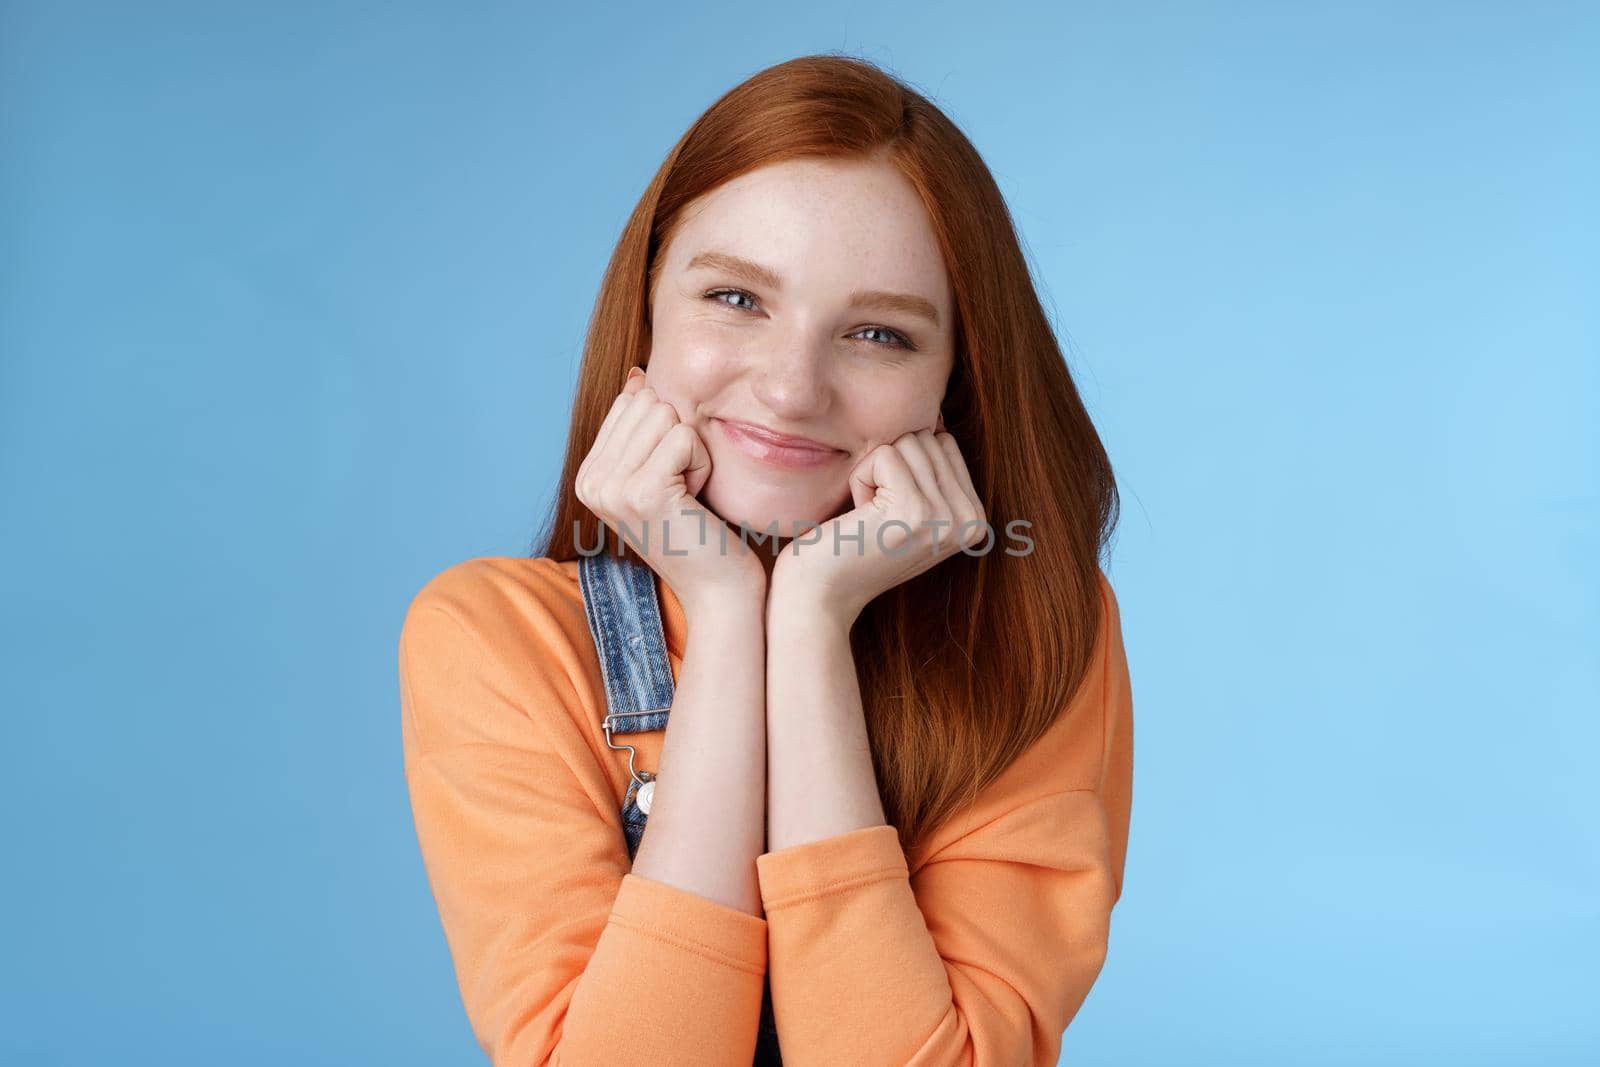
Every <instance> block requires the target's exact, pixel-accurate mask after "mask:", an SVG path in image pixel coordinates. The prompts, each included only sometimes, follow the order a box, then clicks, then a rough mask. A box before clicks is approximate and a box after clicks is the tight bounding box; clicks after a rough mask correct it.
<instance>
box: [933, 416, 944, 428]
mask: <svg viewBox="0 0 1600 1067" xmlns="http://www.w3.org/2000/svg"><path fill="white" fill-rule="evenodd" d="M933 432H934V433H944V412H942V411H941V412H939V418H938V420H937V421H935V422H934V424H933Z"/></svg>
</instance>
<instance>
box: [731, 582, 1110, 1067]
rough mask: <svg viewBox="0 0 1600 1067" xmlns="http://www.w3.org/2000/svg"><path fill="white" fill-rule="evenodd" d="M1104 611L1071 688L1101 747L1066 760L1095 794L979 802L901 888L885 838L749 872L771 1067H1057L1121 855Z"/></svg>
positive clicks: (764, 861) (760, 864)
mask: <svg viewBox="0 0 1600 1067" xmlns="http://www.w3.org/2000/svg"><path fill="white" fill-rule="evenodd" d="M1102 609H1103V614H1102V617H1101V622H1102V634H1103V637H1102V638H1101V640H1100V641H1099V642H1098V643H1097V644H1098V648H1097V651H1096V657H1095V660H1094V663H1095V666H1092V667H1091V674H1096V673H1097V674H1098V678H1096V677H1092V676H1091V677H1089V678H1086V680H1085V683H1084V685H1083V686H1082V687H1081V688H1080V690H1079V693H1080V694H1083V696H1082V697H1081V698H1079V699H1083V700H1085V701H1086V702H1087V704H1086V705H1084V708H1085V710H1087V711H1088V712H1089V713H1090V714H1097V715H1098V716H1099V722H1100V726H1099V729H1097V730H1095V731H1093V733H1092V734H1091V736H1092V737H1098V739H1099V741H1100V745H1101V747H1100V749H1099V750H1098V751H1091V752H1090V753H1080V755H1087V756H1088V758H1089V762H1088V764H1087V766H1089V767H1095V766H1098V768H1099V775H1098V777H1099V782H1098V784H1097V786H1096V787H1095V788H1071V789H1067V790H1061V789H1060V785H1061V783H1060V782H1059V781H1057V782H1054V783H1052V781H1051V780H1049V779H1048V778H1047V777H1046V776H1043V775H1039V776H1035V777H1033V778H1032V779H1031V780H1030V782H1029V783H1028V784H1026V785H1024V786H1023V787H1022V788H1021V790H1020V791H1017V792H1007V793H1006V795H1005V796H1004V798H1003V799H1000V798H996V797H994V796H991V797H990V798H988V801H987V807H986V808H985V801H984V800H983V799H982V798H980V801H979V806H980V810H982V812H983V814H982V815H981V816H980V817H978V818H976V819H975V820H974V821H975V823H976V825H975V827H974V828H972V829H967V830H963V831H959V832H958V833H957V834H956V835H955V836H951V835H950V834H946V835H943V836H942V837H941V836H940V835H937V834H936V835H935V839H934V840H933V842H932V843H931V844H930V846H929V847H930V851H929V853H928V855H927V857H926V859H925V860H924V861H923V862H922V863H920V864H919V865H918V869H917V871H916V873H915V874H912V873H910V870H909V866H908V864H907V860H906V855H905V852H904V851H903V850H902V848H901V845H900V840H899V835H898V833H897V832H896V830H895V829H894V827H892V826H887V825H884V826H872V827H866V828H862V829H858V830H853V831H851V832H848V833H844V834H839V835H836V836H834V837H830V838H825V839H823V840H820V841H812V842H807V843H805V844H801V845H795V846H793V847H790V848H785V849H780V850H779V851H777V852H769V853H766V854H765V855H762V856H760V857H758V858H757V860H756V868H757V873H758V876H759V880H760V886H761V896H762V900H763V902H764V904H765V906H766V918H767V933H768V953H769V956H770V960H771V972H772V975H771V982H772V1003H773V1012H774V1015H775V1016H776V1018H777V1022H778V1035H779V1040H780V1042H781V1043H782V1046H783V1059H784V1063H785V1065H786V1067H807V1065H809V1064H839V1063H850V1064H860V1065H863V1067H869V1065H875V1064H884V1065H890V1064H893V1065H897V1067H898V1065H903V1064H915V1065H917V1067H944V1065H955V1064H962V1065H971V1067H1002V1065H1003V1067H1018V1065H1034V1067H1045V1065H1053V1064H1055V1063H1056V1062H1057V1058H1058V1055H1059V1052H1060V1047H1061V1037H1062V1033H1063V1031H1065V1029H1066V1027H1067V1025H1068V1023H1070V1022H1071V1021H1072V1018H1073V1016H1074V1015H1075V1014H1076V1013H1077V1011H1078V1008H1079V1006H1080V1005H1081V1004H1082V1003H1083V1001H1084V998H1085V997H1086V996H1087V995H1088V993H1089V989H1090V987H1091V986H1092V985H1093V984H1094V981H1095V979H1096V978H1097V977H1098V976H1099V973H1100V969H1101V966H1102V964H1103V963H1104V961H1105V957H1106V950H1107V945H1108V939H1109V934H1110V921H1111V910H1112V907H1113V905H1114V904H1115V903H1116V901H1117V899H1118V897H1119V896H1120V895H1121V888H1122V871H1123V861H1124V856H1125V855H1126V848H1127V835H1128V815H1129V807H1130V800H1131V795H1132V792H1131V791H1132V774H1133V742H1132V730H1133V704H1132V698H1131V691H1130V688H1129V684H1128V669H1127V661H1126V657H1125V655H1124V651H1123V644H1122V635H1121V621H1120V617H1119V615H1118V612H1117V606H1116V599H1115V596H1114V595H1113V594H1112V593H1111V590H1110V586H1109V583H1106V582H1105V581H1104V578H1102ZM1074 704H1075V706H1076V705H1078V699H1075V700H1074ZM1069 713H1076V708H1075V709H1073V711H1071V712H1069ZM1063 736H1067V735H1065V734H1064V735H1063ZM1040 743H1041V744H1053V743H1056V742H1053V741H1051V740H1050V739H1049V737H1048V735H1047V737H1046V738H1041V741H1040ZM1091 743H1092V742H1091ZM1013 780H1015V779H1013ZM1072 784H1073V785H1075V786H1076V785H1079V784H1081V783H1080V782H1073V783H1072Z"/></svg>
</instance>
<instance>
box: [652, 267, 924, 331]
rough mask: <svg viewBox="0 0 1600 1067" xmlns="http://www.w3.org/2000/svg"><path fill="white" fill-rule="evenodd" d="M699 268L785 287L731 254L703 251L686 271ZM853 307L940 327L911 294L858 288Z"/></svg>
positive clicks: (773, 275) (765, 271)
mask: <svg viewBox="0 0 1600 1067" xmlns="http://www.w3.org/2000/svg"><path fill="white" fill-rule="evenodd" d="M696 267H715V268H717V269H719V270H725V271H727V272H728V273H729V274H735V275H738V276H739V277H741V278H744V279H745V280H746V281H749V282H753V283H754V284H756V285H760V286H764V287H765V288H768V289H773V290H777V289H782V288H783V279H782V278H780V277H778V275H777V273H776V272H774V271H773V270H771V269H770V268H768V267H763V266H762V265H761V264H759V263H756V262H754V261H753V260H748V259H745V258H744V257H743V256H735V255H732V254H731V253H728V252H701V253H700V254H699V255H697V256H695V257H694V258H693V259H691V260H690V261H689V265H688V266H687V267H685V268H684V269H685V270H693V269H694V268H696ZM850 305H851V306H852V307H859V308H868V309H870V310H874V311H900V312H904V313H905V314H907V315H917V316H919V317H921V318H924V319H927V320H928V321H929V322H930V323H932V324H933V326H934V327H935V328H937V327H938V325H939V311H938V309H937V308H935V307H934V306H933V305H932V304H931V303H929V302H928V301H926V300H924V299H923V298H922V297H920V296H912V295H911V294H910V293H891V292H888V291H887V290H884V289H857V290H856V291H855V292H853V293H851V294H850Z"/></svg>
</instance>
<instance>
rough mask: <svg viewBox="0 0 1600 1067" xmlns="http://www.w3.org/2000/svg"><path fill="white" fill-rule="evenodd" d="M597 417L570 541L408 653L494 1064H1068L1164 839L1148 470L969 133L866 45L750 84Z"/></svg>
mask: <svg viewBox="0 0 1600 1067" xmlns="http://www.w3.org/2000/svg"><path fill="white" fill-rule="evenodd" d="M573 410H574V413H573V419H572V429H571V434H570V437H569V440H568V453H567V459H566V463H565V467H564V469H563V471H562V476H561V482H560V486H559V490H558V494H557V499H556V503H555V508H554V513H553V515H552V517H551V520H550V524H549V526H548V527H547V529H546V530H545V531H544V533H543V536H542V537H541V539H540V542H539V544H538V546H537V547H536V549H535V553H534V554H533V555H532V556H531V557H529V558H520V557H517V558H512V557H489V558H480V559H473V560H469V561H467V562H465V563H461V564H457V565H455V566H453V567H451V568H449V569H447V570H446V571H444V572H443V573H442V574H440V575H438V576H437V577H435V578H434V579H433V580H432V581H430V582H429V583H428V584H427V585H426V586H425V587H424V588H423V589H422V590H421V592H420V593H418V594H417V596H416V599H415V601H414V602H413V604H412V605H411V608H410V611H409V612H408V614H407V617H406V620H405V624H404V628H403V631H402V635H401V641H400V674H401V693H402V701H403V716H402V718H403V738H404V746H405V766H406V776H407V781H408V784H409V788H410V795H411V801H412V806H413V811H414V814H415V818H416V826H417V835H418V840H419V844H420V847H421V851H422V855H423V859H424V862H425V865H426V868H427V872H428V877H429V880H430V883H431V885H432V889H433V893H434V896H435V898H436V900H437V902H438V906H439V911H440V916H441V919H442V922H443V926H444V931H445V934H446V937H447V940H448V942H449V947H450V951H451V954H452V958H453V961H454V964H455V967H456V971H457V976H458V979H459V982H460V989H461V995H462V999H463V1002H464V1004H465V1007H466V1012H467V1015H468V1017H469V1019H470V1021H471V1023H472V1026H473V1029H474V1032H475V1033H476V1035H477V1038H478V1040H479V1042H480V1044H481V1045H482V1047H483V1049H484V1050H485V1052H486V1053H487V1054H488V1055H489V1057H490V1059H491V1060H492V1062H494V1063H496V1064H522V1065H533V1064H545V1063H563V1064H606V1065H612V1064H625V1063H650V1064H652V1065H653V1067H664V1065H668V1064H679V1063H681V1064H693V1065H696V1067H704V1065H715V1064H739V1065H741V1067H742V1065H745V1064H750V1063H752V1062H754V1063H778V1062H787V1063H788V1064H790V1065H791V1067H796V1065H803V1064H827V1065H830V1067H833V1065H841V1064H852V1065H854V1064H906V1063H913V1062H914V1063H918V1064H930V1065H933V1064H956V1063H961V1064H977V1065H994V1067H999V1065H1005V1067H1015V1065H1019V1064H1037V1065H1044V1064H1054V1063H1055V1062H1056V1061H1057V1055H1058V1052H1059V1050H1060V1043H1061V1037H1062V1033H1063V1031H1064V1029H1065V1028H1066V1026H1067V1024H1068V1023H1069V1022H1070V1021H1071V1019H1072V1018H1073V1016H1074V1015H1075V1014H1076V1012H1077V1010H1078V1008H1079V1006H1080V1005H1081V1004H1082V1002H1083V1000H1084V997H1085V996H1086V995H1087V993H1088V992H1089V989H1090V987H1091V985H1092V984H1093V983H1094V981H1095V978H1096V977H1097V975H1098V974H1099V972H1100V969H1101V966H1102V963H1103V962H1104V959H1105V954H1106V948H1107V942H1108V935H1109V929H1110V915H1111V911H1112V907H1113V905H1114V904H1115V903H1116V901H1117V899H1118V898H1119V896H1120V894H1121V889H1122V872H1123V865H1124V856H1125V854H1126V844H1127V834H1128V823H1129V806H1130V800H1131V780H1132V699H1131V691H1130V686H1129V679H1128V669H1127V662H1126V658H1125V655H1124V650H1123V644H1122V633H1121V623H1120V618H1119V615H1118V610H1117V601H1116V597H1115V595H1114V594H1113V592H1112V589H1111V586H1110V584H1109V582H1108V581H1107V579H1106V576H1105V574H1104V572H1103V571H1102V570H1101V569H1100V565H1099V556H1100V553H1101V551H1102V548H1103V546H1104V544H1105V542H1106V540H1107V537H1108V535H1109V533H1110V531H1111V530H1112V528H1113V527H1114V517H1115V512H1116V489H1115V482H1114V480H1113V478H1112V473H1111V469H1110V465H1109V463H1108V461H1107V458H1106V455H1105V452H1104V449H1103V448H1102V447H1101V444H1100V441H1099V438H1098V436H1097V434H1096V433H1095V430H1094V427H1093V425H1092V424H1091V422H1090V420H1089V417H1088V415H1087V413H1086V412H1085V410H1084V407H1083V404H1082V402H1081V401H1080V399H1079V396H1078V393H1077V390H1076V389H1075V387H1074V385H1073V382H1072V379H1071V377H1070V376H1069V374H1068V371H1067V368H1066V365H1065V363H1064V361H1063V359H1062V356H1061V352H1060V350H1059V348H1058V347H1057V345H1056V343H1055V340H1054V337H1053V335H1052V333H1051V330H1050V328H1049V324H1048V322H1047V320H1046V317H1045V315H1044V313H1043V311H1042V310H1041V308H1040V305H1039V301H1038V299H1037V297H1036V295H1035V293H1034V290H1033V286H1032V284H1031V281H1030V277H1029V274H1028V270H1027V267H1026V264H1025V262H1024V258H1023V256H1022V254H1021V251H1020V249H1019V245H1018V240H1017V237H1016V234H1015V233H1014V231H1013V229H1012V226H1011V223H1010V217H1009V214H1008V212H1007V210H1006V206H1005V203H1004V201H1003V199H1002V197H1001V195H1000V192H999V190H998V189H997V188H996V186H995V183H994V181H993V179H992V178H991V176H990V174H989V172H988V170H987V169H986V168H985V166H984V165H983V163H982V161H981V160H980V158H979V157H978V155H977V153H976V152H975V151H974V149H973V147H972V145H971V144H970V143H969V142H968V141H967V139H966V138H965V137H964V136H963V135H962V134H961V133H960V132H959V130H958V129H957V128H956V127H955V126H954V125H953V124H952V123H951V122H950V121H949V120H948V119H947V118H946V117H945V116H944V115H943V114H942V113H941V112H940V111H939V110H938V109H937V108H935V107H934V106H933V105H932V104H931V103H929V102H928V101H927V100H926V99H924V98H923V97H922V96H920V95H918V94H917V93H915V92H914V91H912V90H911V89H910V88H908V87H907V86H905V85H904V84H902V83H900V82H899V81H897V80H896V79H894V78H892V77H890V76H889V75H887V74H886V73H884V72H883V71H881V70H879V69H877V68H876V67H874V66H872V65H870V64H868V63H865V62H863V61H860V60H856V59H851V58H844V57H836V56H808V57H803V58H799V59H795V60H791V61H789V62H786V63H783V64H780V65H778V66H776V67H773V68H770V69H768V70H765V71H763V72H761V73H759V74H757V75H756V76H754V77H752V78H751V79H749V80H748V81H746V82H745V83H743V84H741V85H739V86H737V87H736V88H734V89H733V90H731V91H730V92H729V93H727V94H726V95H725V96H724V97H723V98H722V99H720V100H718V101H717V102H716V103H715V104H714V105H713V106H712V107H711V108H710V109H709V110H708V111H707V112H706V113H705V114H704V115H703V116H701V117H700V119H699V120H698V121H697V122H696V123H695V124H694V125H693V127H692V128H691V129H690V130H689V131H688V132H687V133H686V134H685V135H684V137H683V138H682V139H681V140H680V141H679V143H678V144H677V145H676V146H675V147H674V148H673V150H672V152H671V153H670V155H669V156H668V158H667V160H666V161H665V163H664V164H663V165H662V167H661V170H660V172H659V173H658V174H657V175H656V177H655V180H654V181H653V182H652V183H651V185H650V187H649V188H648V189H647V190H646V191H645V193H644V196H643V197H642V199H641V200H640V202H639V205H638V207H637V208H636V209H635V211H634V213H633V216H632V218H631V219H630V220H629V222H628V225H627V228H626V230H625V232H624V233H623V235H622V239H621V241H620V243H619V244H618V246H617V249H616V252H615V254H614V255H613V257H612V259H611V263H610V266H609V268H608V270H607V272H606V276H605V278H604V281H603V283H602V286H601V290H600V294H599V299H598V302H597V306H596V309H595V313H594V317H593V320H592V322H591V327H590V331H589V337H588V343H587V347H586V350H585V353H584V360H583V365H582V369H581V373H580V380H579V384H578V392H577V398H576V402H575V405H574V409H573ZM669 722H670V727H669V725H668V724H669ZM646 828H648V833H646V832H645V830H646ZM780 1057H781V1058H780Z"/></svg>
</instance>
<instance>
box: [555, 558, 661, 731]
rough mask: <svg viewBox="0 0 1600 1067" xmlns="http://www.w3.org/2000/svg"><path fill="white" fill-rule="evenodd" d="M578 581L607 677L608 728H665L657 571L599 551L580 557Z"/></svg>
mask: <svg viewBox="0 0 1600 1067" xmlns="http://www.w3.org/2000/svg"><path fill="white" fill-rule="evenodd" d="M578 585H579V588H580V589H581V590H582V592H583V608H584V613H585V614H586V615H587V616H588V618H589V632H590V633H591V634H593V635H594V647H595V650H596V652H597V653H598V654H599V658H600V671H601V674H603V675H604V677H605V683H606V702H607V704H608V705H609V714H608V715H607V716H606V718H607V720H608V723H609V725H610V729H611V732H612V733H622V734H630V733H638V732H640V731H642V730H664V729H666V726H667V712H668V711H670V710H671V708H672V690H673V686H672V664H671V662H670V661H669V660H668V659H667V641H666V636H665V634H664V633H663V632H662V628H661V606H660V604H659V603H658V602H657V599H656V585H655V572H654V571H652V570H651V569H650V568H649V567H648V566H647V565H646V564H643V563H640V562H638V561H636V560H632V559H628V558H625V557H622V556H613V555H611V554H610V553H609V552H606V551H601V552H599V553H598V554H596V555H593V556H582V557H580V558H579V560H578Z"/></svg>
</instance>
